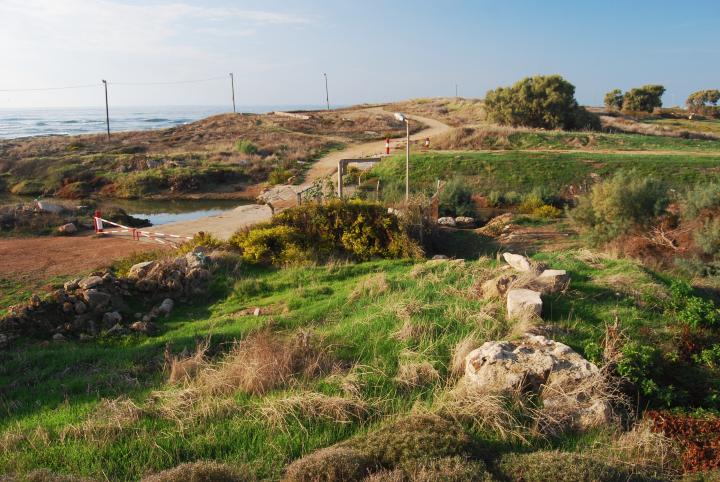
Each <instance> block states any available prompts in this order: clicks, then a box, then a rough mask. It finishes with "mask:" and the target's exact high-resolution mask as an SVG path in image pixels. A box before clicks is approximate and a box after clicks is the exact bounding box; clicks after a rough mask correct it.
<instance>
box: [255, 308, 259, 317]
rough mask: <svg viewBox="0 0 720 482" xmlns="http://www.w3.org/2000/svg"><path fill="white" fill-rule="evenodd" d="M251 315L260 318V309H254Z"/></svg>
mask: <svg viewBox="0 0 720 482" xmlns="http://www.w3.org/2000/svg"><path fill="white" fill-rule="evenodd" d="M253 315H254V316H260V308H255V310H254V311H253Z"/></svg>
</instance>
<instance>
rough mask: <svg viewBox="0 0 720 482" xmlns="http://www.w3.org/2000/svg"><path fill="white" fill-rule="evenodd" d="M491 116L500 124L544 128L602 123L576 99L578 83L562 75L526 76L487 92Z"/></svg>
mask: <svg viewBox="0 0 720 482" xmlns="http://www.w3.org/2000/svg"><path fill="white" fill-rule="evenodd" d="M485 109H486V111H487V114H488V118H489V119H490V120H492V121H494V122H497V123H498V124H503V125H512V126H527V127H540V128H544V129H591V128H597V127H598V126H599V121H598V120H597V116H594V115H590V114H589V113H588V112H587V111H586V110H585V109H583V108H582V107H580V106H579V105H578V103H577V101H576V100H575V86H574V85H572V84H571V83H570V82H568V81H567V80H565V79H563V78H562V77H561V76H559V75H547V76H543V75H539V76H535V77H526V78H525V79H523V80H521V81H519V82H517V83H515V84H514V85H512V86H511V87H499V88H497V89H495V90H491V91H489V92H488V93H487V95H486V96H485Z"/></svg>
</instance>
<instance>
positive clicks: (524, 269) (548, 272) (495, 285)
mask: <svg viewBox="0 0 720 482" xmlns="http://www.w3.org/2000/svg"><path fill="white" fill-rule="evenodd" d="M503 259H504V260H505V262H507V264H508V265H509V267H511V268H513V271H514V272H512V273H508V274H502V275H500V276H498V277H496V278H493V279H490V280H487V281H485V282H484V283H483V284H482V286H481V287H480V291H481V294H482V296H483V298H485V299H492V298H503V297H504V298H506V308H507V313H508V316H509V317H510V318H515V319H521V320H527V319H532V318H536V317H539V316H540V314H541V313H542V298H541V295H550V294H555V293H559V292H561V291H563V290H565V289H566V288H567V287H568V285H569V283H570V276H569V275H568V274H567V272H566V271H565V270H561V269H546V267H545V266H544V265H541V264H537V263H533V262H532V261H530V260H529V259H528V258H526V257H525V256H522V255H520V254H513V253H503Z"/></svg>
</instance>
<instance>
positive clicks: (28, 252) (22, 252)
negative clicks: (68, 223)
mask: <svg viewBox="0 0 720 482" xmlns="http://www.w3.org/2000/svg"><path fill="white" fill-rule="evenodd" d="M155 249H162V247H161V246H160V245H159V244H157V243H150V242H145V241H132V240H126V239H117V238H114V239H113V238H96V237H94V236H92V235H87V236H74V237H68V238H65V237H57V236H43V237H37V238H0V277H2V278H10V279H15V280H27V281H28V282H34V281H41V280H48V279H50V278H53V277H65V276H74V275H81V274H84V273H87V272H88V271H91V270H93V269H96V268H101V267H104V266H108V265H109V264H110V263H111V262H112V261H113V260H115V259H118V258H123V257H126V256H130V255H132V254H135V253H138V252H142V251H148V250H155Z"/></svg>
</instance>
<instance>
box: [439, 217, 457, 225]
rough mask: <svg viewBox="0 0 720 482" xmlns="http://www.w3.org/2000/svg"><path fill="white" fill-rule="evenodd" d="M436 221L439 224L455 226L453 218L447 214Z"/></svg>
mask: <svg viewBox="0 0 720 482" xmlns="http://www.w3.org/2000/svg"><path fill="white" fill-rule="evenodd" d="M437 223H438V224H439V225H440V226H452V227H455V219H454V218H451V217H449V216H446V217H442V218H438V220H437Z"/></svg>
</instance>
